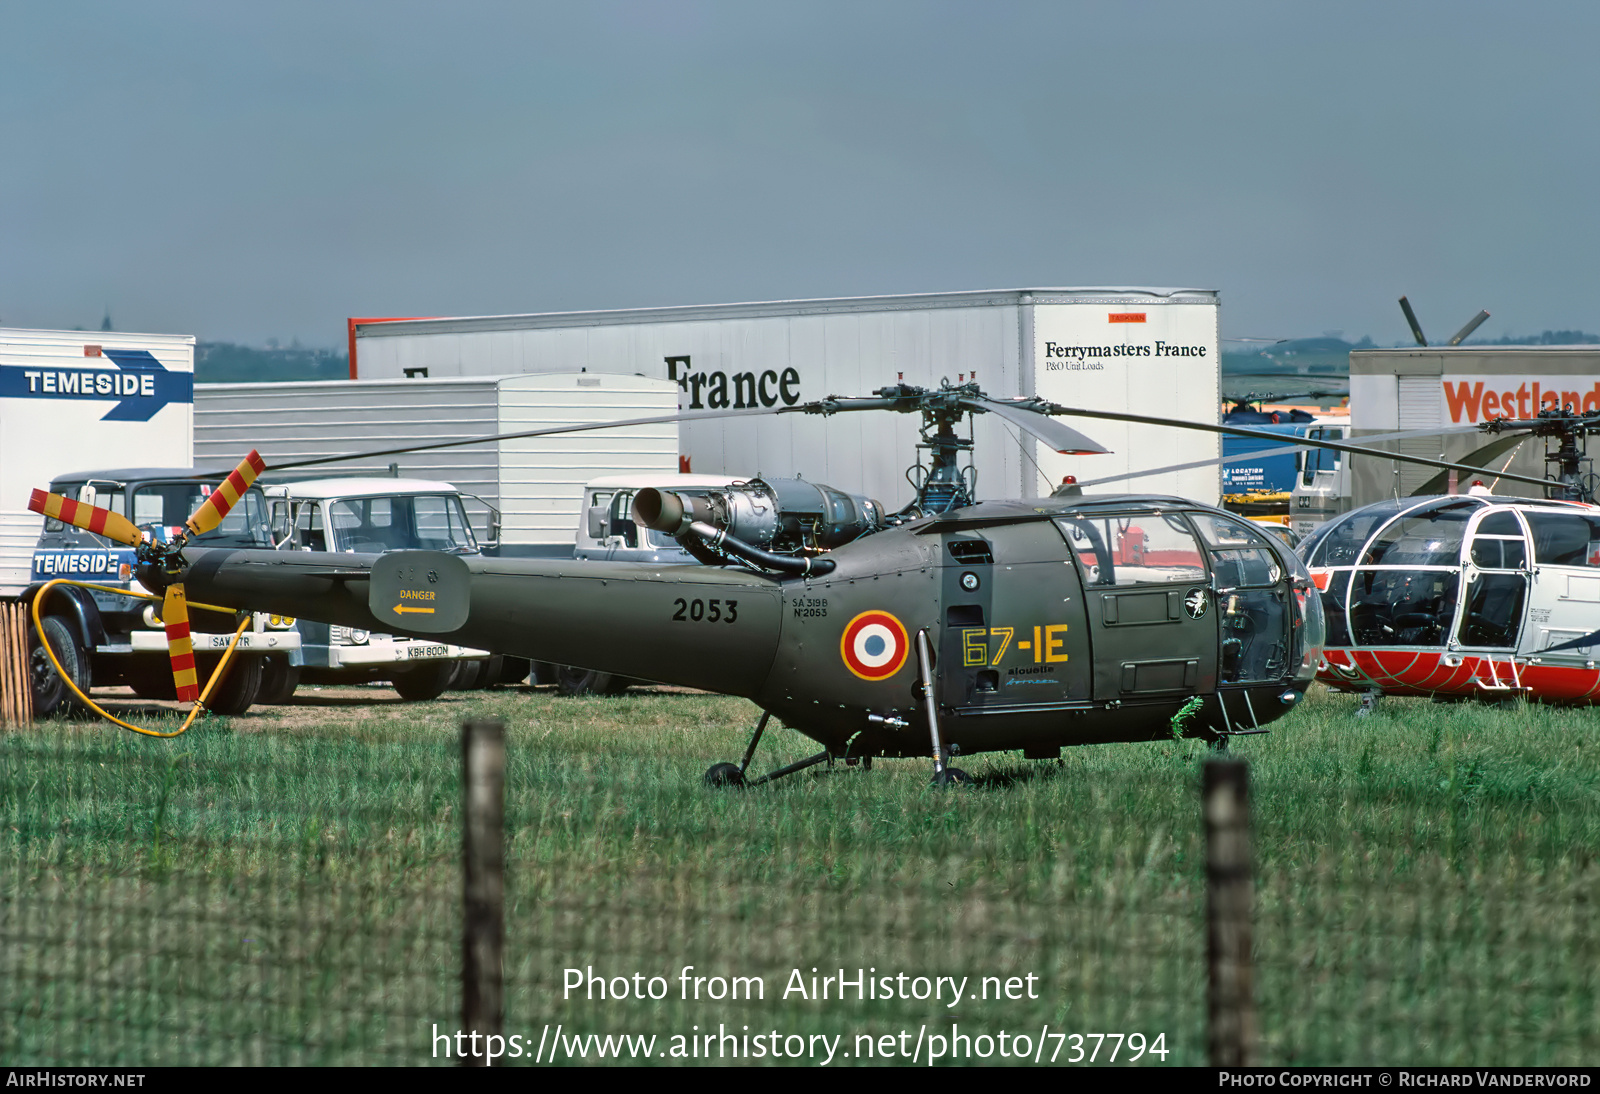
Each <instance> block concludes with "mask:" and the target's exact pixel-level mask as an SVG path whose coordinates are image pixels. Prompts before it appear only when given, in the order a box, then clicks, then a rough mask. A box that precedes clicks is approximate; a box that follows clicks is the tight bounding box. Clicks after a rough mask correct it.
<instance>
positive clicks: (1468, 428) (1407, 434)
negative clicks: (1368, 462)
mask: <svg viewBox="0 0 1600 1094" xmlns="http://www.w3.org/2000/svg"><path fill="white" fill-rule="evenodd" d="M1333 428H1335V429H1344V428H1347V427H1346V426H1334V427H1333ZM1476 432H1478V427H1477V426H1475V425H1457V426H1451V427H1450V428H1449V429H1408V430H1405V431H1403V432H1400V433H1378V434H1375V435H1373V436H1371V437H1362V438H1361V441H1362V443H1363V444H1378V443H1380V442H1383V441H1408V440H1411V439H1412V438H1413V437H1440V436H1446V435H1452V434H1456V433H1476ZM1278 436H1284V437H1287V436H1293V434H1278ZM1308 447H1310V446H1308V445H1305V444H1286V445H1284V446H1283V447H1281V448H1260V449H1257V450H1256V451H1254V452H1244V453H1240V454H1239V455H1235V456H1218V457H1216V458H1215V459H1210V460H1191V461H1189V462H1188V463H1173V464H1168V465H1167V466H1165V467H1152V468H1150V469H1149V470H1148V471H1124V472H1123V473H1122V474H1120V475H1107V476H1106V477H1105V478H1103V479H1089V480H1088V481H1086V482H1080V483H1079V484H1078V485H1079V486H1080V487H1085V486H1103V485H1105V484H1106V483H1108V482H1123V481H1125V480H1127V479H1142V478H1144V477H1145V476H1146V475H1164V474H1166V473H1167V472H1168V471H1192V470H1194V469H1195V468H1197V467H1213V466H1215V465H1217V464H1224V463H1245V462H1247V461H1249V460H1264V459H1266V458H1267V457H1269V456H1287V455H1289V454H1290V453H1292V452H1303V451H1305V449H1306V448H1308Z"/></svg>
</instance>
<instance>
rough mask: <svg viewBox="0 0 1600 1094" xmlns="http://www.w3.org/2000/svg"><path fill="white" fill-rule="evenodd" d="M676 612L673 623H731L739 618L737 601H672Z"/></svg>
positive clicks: (680, 598) (679, 599)
mask: <svg viewBox="0 0 1600 1094" xmlns="http://www.w3.org/2000/svg"><path fill="white" fill-rule="evenodd" d="M673 603H674V604H676V605H677V606H678V610H677V611H676V612H674V613H673V616H672V619H673V622H675V623H719V622H720V623H732V622H733V621H734V620H736V619H738V618H739V602H738V601H737V600H685V599H683V598H682V597H679V598H678V599H676V600H674V601H673Z"/></svg>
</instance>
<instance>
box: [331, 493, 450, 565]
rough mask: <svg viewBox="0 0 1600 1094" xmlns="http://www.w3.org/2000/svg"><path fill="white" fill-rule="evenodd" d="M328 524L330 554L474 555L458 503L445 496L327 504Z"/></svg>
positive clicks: (424, 495)
mask: <svg viewBox="0 0 1600 1094" xmlns="http://www.w3.org/2000/svg"><path fill="white" fill-rule="evenodd" d="M328 524H329V526H330V528H331V530H332V533H333V542H332V543H331V544H329V547H328V549H329V550H331V551H353V552H357V553H372V554H381V553H382V552H384V551H406V550H423V551H455V552H457V553H471V552H475V551H477V549H478V541H477V539H476V538H475V537H474V536H473V534H472V528H471V526H470V525H469V524H468V523H467V516H466V512H465V511H464V510H463V509H462V508H461V499H460V498H456V497H452V496H449V495H438V494H423V495H405V496H399V497H384V498H346V499H344V500H341V501H335V502H332V503H330V504H329V506H328Z"/></svg>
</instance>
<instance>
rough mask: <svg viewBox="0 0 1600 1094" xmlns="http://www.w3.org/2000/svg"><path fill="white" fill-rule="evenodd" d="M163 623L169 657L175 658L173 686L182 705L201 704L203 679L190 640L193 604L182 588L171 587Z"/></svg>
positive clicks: (163, 602) (163, 610) (162, 604)
mask: <svg viewBox="0 0 1600 1094" xmlns="http://www.w3.org/2000/svg"><path fill="white" fill-rule="evenodd" d="M161 622H163V623H164V624H166V627H167V656H169V657H171V658H172V686H173V688H174V689H175V690H176V691H177V693H178V702H180V703H196V702H199V701H200V677H199V676H198V675H196V673H195V668H194V642H193V640H191V639H190V637H189V601H188V598H186V597H185V596H184V594H183V586H182V585H168V586H167V595H166V596H165V597H164V598H163V599H162V601H161Z"/></svg>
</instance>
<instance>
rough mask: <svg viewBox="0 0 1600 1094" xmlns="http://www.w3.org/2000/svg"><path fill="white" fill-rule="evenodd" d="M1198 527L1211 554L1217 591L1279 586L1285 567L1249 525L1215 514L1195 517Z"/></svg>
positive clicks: (1195, 515) (1196, 515) (1259, 534)
mask: <svg viewBox="0 0 1600 1094" xmlns="http://www.w3.org/2000/svg"><path fill="white" fill-rule="evenodd" d="M1193 516H1194V523H1195V527H1197V528H1198V529H1199V530H1200V538H1201V539H1202V540H1204V541H1205V544H1206V547H1207V549H1208V550H1209V551H1210V553H1211V570H1212V572H1213V573H1214V574H1216V578H1217V588H1219V589H1236V588H1249V587H1252V586H1256V587H1262V586H1268V585H1276V584H1277V583H1278V582H1279V581H1281V580H1282V579H1283V567H1282V566H1281V565H1280V564H1279V562H1278V556H1277V554H1276V553H1275V552H1274V551H1273V550H1272V547H1271V545H1269V544H1268V543H1267V541H1266V539H1265V538H1264V537H1263V536H1262V534H1261V533H1260V532H1257V531H1255V530H1254V529H1252V528H1250V527H1248V526H1247V524H1246V522H1244V521H1238V520H1234V519H1232V518H1231V517H1224V516H1219V515H1216V514H1211V513H1196V514H1193Z"/></svg>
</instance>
